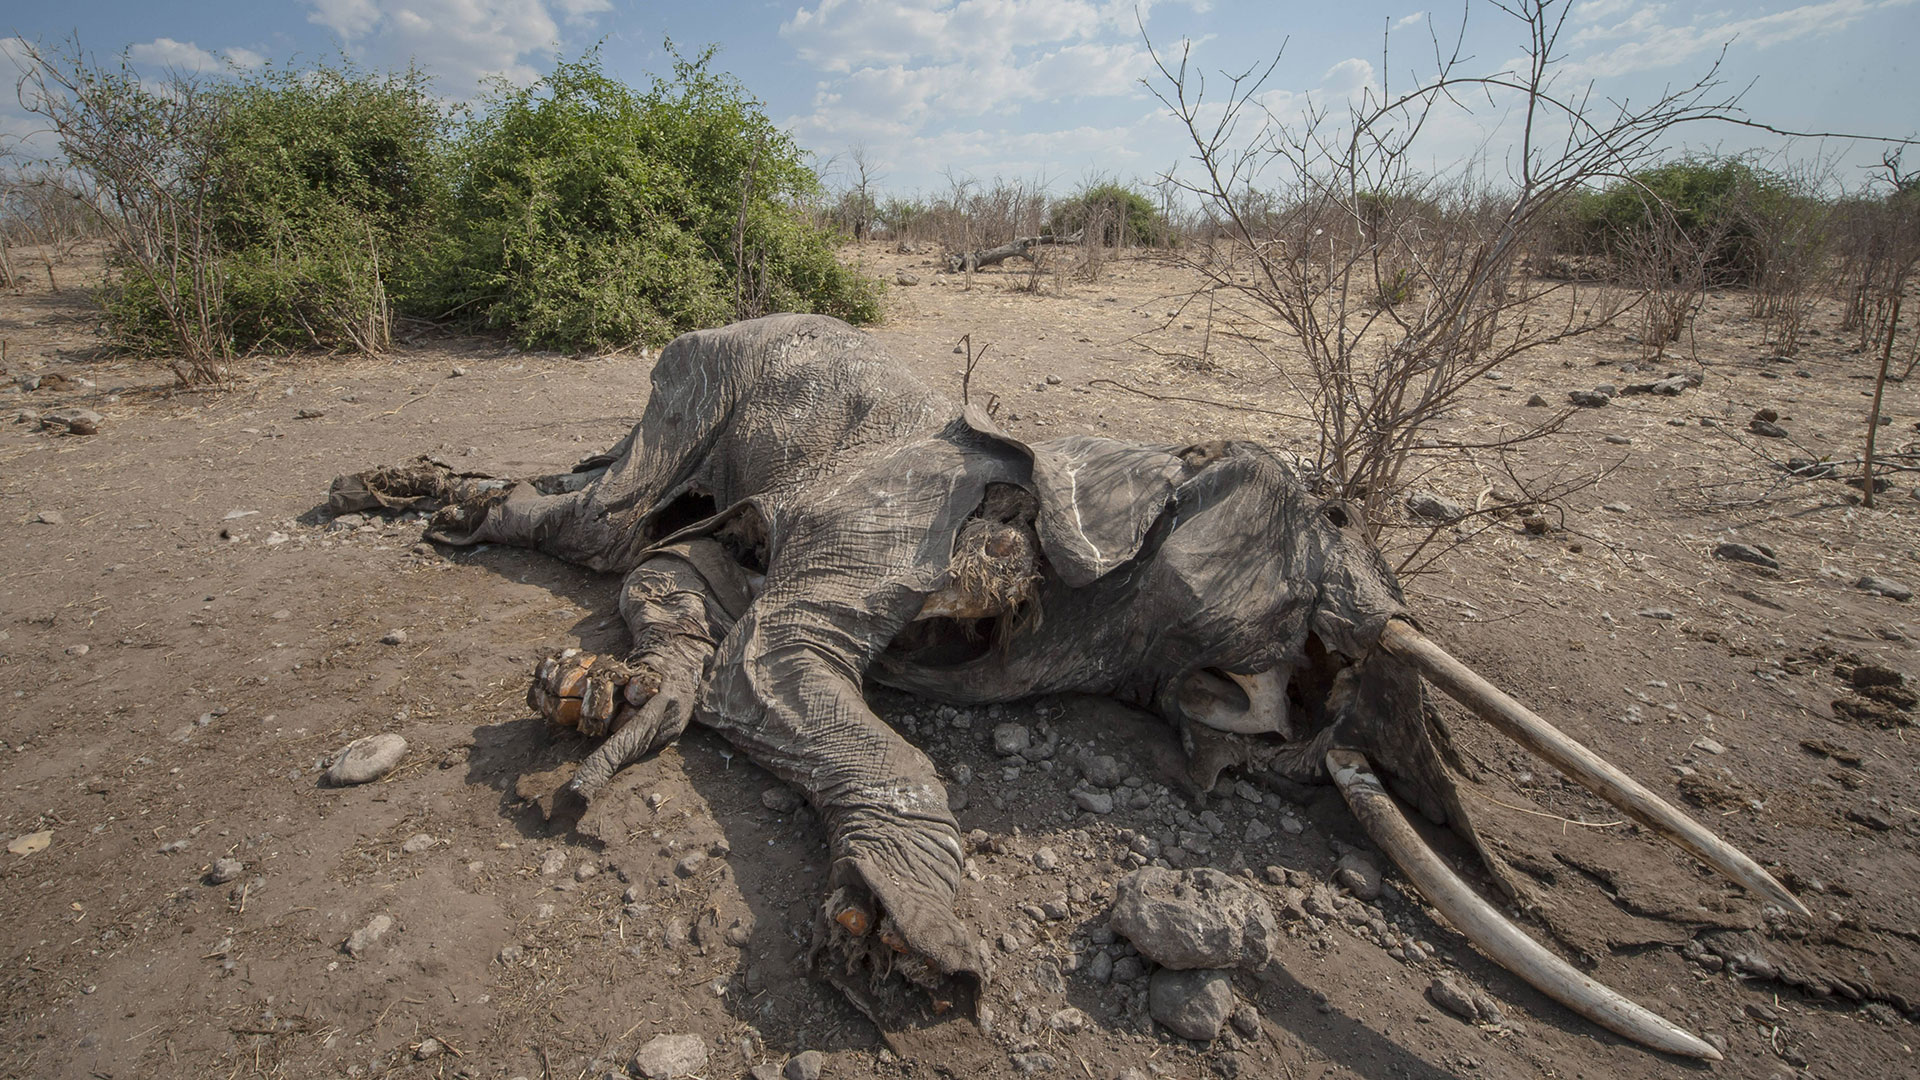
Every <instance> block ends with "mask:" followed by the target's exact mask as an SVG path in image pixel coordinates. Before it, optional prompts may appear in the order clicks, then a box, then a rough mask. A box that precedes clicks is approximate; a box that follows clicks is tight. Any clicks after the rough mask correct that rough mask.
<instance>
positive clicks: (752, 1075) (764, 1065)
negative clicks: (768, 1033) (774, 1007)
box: [517, 1061, 781, 1080]
mask: <svg viewBox="0 0 1920 1080" xmlns="http://www.w3.org/2000/svg"><path fill="white" fill-rule="evenodd" d="M517 1080H525V1078H524V1077H522V1078H517ZM747 1080H781V1077H780V1066H778V1065H775V1064H774V1063H773V1062H771V1061H763V1062H761V1063H760V1064H758V1065H755V1066H754V1067H753V1068H751V1069H748V1070H747Z"/></svg>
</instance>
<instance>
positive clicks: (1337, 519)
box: [1325, 506, 1347, 529]
mask: <svg viewBox="0 0 1920 1080" xmlns="http://www.w3.org/2000/svg"><path fill="white" fill-rule="evenodd" d="M1325 513H1326V515H1327V520H1328V521H1331V522H1333V525H1334V528H1336V529H1344V528H1346V527H1347V511H1346V508H1345V507H1342V506H1329V507H1327V508H1326V511H1325Z"/></svg>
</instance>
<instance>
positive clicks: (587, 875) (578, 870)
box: [573, 863, 600, 881]
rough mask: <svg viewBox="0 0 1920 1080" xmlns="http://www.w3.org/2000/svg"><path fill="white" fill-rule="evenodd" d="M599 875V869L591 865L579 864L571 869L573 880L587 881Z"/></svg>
mask: <svg viewBox="0 0 1920 1080" xmlns="http://www.w3.org/2000/svg"><path fill="white" fill-rule="evenodd" d="M599 875H600V868H599V867H597V866H595V865H593V864H592V863H581V864H580V865H579V866H576V867H574V868H573V880H575V881H589V880H592V879H593V878H595V877H598V876H599Z"/></svg>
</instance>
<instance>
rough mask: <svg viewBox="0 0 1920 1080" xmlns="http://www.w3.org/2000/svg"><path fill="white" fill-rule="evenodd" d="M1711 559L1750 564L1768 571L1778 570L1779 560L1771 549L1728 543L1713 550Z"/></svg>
mask: <svg viewBox="0 0 1920 1080" xmlns="http://www.w3.org/2000/svg"><path fill="white" fill-rule="evenodd" d="M1713 557H1714V558H1716V559H1724V560H1726V561H1727V562H1743V563H1752V564H1753V565H1755V566H1764V567H1766V568H1767V569H1769V570H1778V569H1780V560H1779V559H1776V558H1774V555H1773V549H1772V548H1770V547H1766V546H1764V545H1760V544H1736V543H1733V542H1732V541H1728V542H1726V543H1723V544H1720V545H1718V546H1717V547H1715V548H1714V549H1713Z"/></svg>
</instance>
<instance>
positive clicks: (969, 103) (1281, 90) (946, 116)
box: [0, 0, 1920, 192]
mask: <svg viewBox="0 0 1920 1080" xmlns="http://www.w3.org/2000/svg"><path fill="white" fill-rule="evenodd" d="M1142 22H1144V25H1145V30H1146V34H1147V36H1148V37H1149V38H1151V40H1152V41H1153V42H1154V44H1155V45H1156V46H1158V47H1160V48H1161V49H1162V50H1169V49H1177V48H1178V47H1179V43H1180V41H1181V40H1182V39H1187V40H1191V41H1192V42H1193V53H1192V55H1193V62H1194V65H1195V67H1196V69H1198V70H1201V71H1204V72H1206V73H1208V75H1209V78H1210V80H1212V81H1211V83H1210V85H1212V86H1218V85H1219V79H1218V73H1220V72H1223V71H1239V70H1243V69H1245V68H1247V67H1248V66H1250V65H1253V64H1256V63H1258V62H1260V61H1262V60H1263V59H1270V58H1271V57H1272V56H1273V55H1274V54H1275V53H1276V52H1281V61H1280V64H1279V66H1278V67H1277V68H1276V69H1275V71H1274V73H1273V76H1272V78H1271V79H1270V81H1269V82H1268V84H1267V87H1268V95H1267V99H1266V100H1267V101H1268V103H1269V104H1270V105H1272V106H1273V107H1274V108H1275V109H1276V111H1278V112H1280V113H1282V114H1291V113H1297V111H1298V110H1299V109H1300V108H1301V107H1302V106H1303V105H1304V103H1306V102H1307V101H1320V102H1324V103H1333V104H1336V105H1338V104H1339V103H1341V102H1343V101H1344V100H1346V99H1347V98H1348V97H1349V96H1350V95H1353V94H1356V93H1358V92H1360V91H1362V90H1363V89H1365V88H1368V87H1375V88H1377V87H1378V86H1379V84H1380V82H1381V77H1382V74H1383V72H1384V73H1387V74H1389V75H1390V76H1391V84H1392V85H1394V86H1402V85H1405V84H1407V83H1408V82H1409V80H1410V79H1411V77H1412V76H1413V75H1415V74H1417V73H1420V72H1422V71H1427V72H1430V71H1431V66H1432V49H1433V45H1432V40H1431V37H1430V34H1431V33H1433V32H1434V31H1438V32H1439V34H1440V36H1441V37H1442V38H1444V39H1445V40H1447V41H1448V42H1449V43H1450V42H1451V40H1452V37H1453V35H1454V34H1455V32H1456V31H1457V29H1458V27H1459V26H1460V23H1461V12H1460V9H1459V7H1458V6H1448V7H1446V8H1444V9H1436V10H1432V11H1431V13H1429V10H1427V9H1422V8H1420V7H1417V6H1416V5H1415V2H1414V0H1409V2H1406V3H1401V4H1375V3H1367V2H1349V3H1344V4H1325V3H1314V4H1290V3H1278V2H1274V0H1247V2H1243V0H1137V2H1136V0H1119V2H1107V0H1052V2H1048V0H910V2H886V0H781V2H777V3H775V2H758V0H710V2H704V3H703V2H699V0H694V2H685V0H682V2H676V3H671V4H665V3H641V4H635V3H627V2H623V0H297V2H282V3H274V2H269V0H201V2H197V3H180V2H172V0H155V2H144V3H132V2H126V0H107V2H101V0H82V2H80V3H75V4H53V3H37V4H33V5H32V6H31V7H26V6H22V7H20V8H17V9H16V10H15V11H14V13H13V14H12V15H11V16H10V22H0V33H11V34H12V35H14V36H16V37H18V38H23V39H25V40H28V41H38V42H43V43H55V42H58V41H60V40H62V39H65V38H67V37H68V36H69V35H73V34H77V35H78V37H79V40H80V42H81V43H82V45H83V46H84V47H85V48H86V49H87V50H88V51H89V52H92V53H94V54H96V55H97V56H99V57H101V58H103V59H104V58H110V57H111V55H112V54H114V53H118V52H120V51H122V50H125V51H126V52H127V53H128V55H129V56H130V57H131V59H132V60H133V61H134V62H135V64H136V65H138V66H140V67H141V68H142V69H143V70H151V71H159V70H161V69H163V68H164V67H166V66H169V65H171V66H173V67H176V68H182V69H201V70H217V69H218V68H219V67H220V66H221V65H222V64H223V63H227V62H231V63H236V64H240V65H242V66H249V65H253V64H258V63H260V62H262V61H263V60H272V61H274V62H277V63H289V62H291V63H296V64H297V63H299V62H302V61H311V60H324V59H328V58H332V57H337V56H338V55H339V54H341V53H343V52H344V53H345V54H346V55H348V56H350V57H352V58H353V59H354V60H356V61H358V62H360V63H362V64H366V65H370V66H374V67H395V66H401V65H404V64H405V63H407V61H408V60H409V59H412V60H414V61H416V62H417V63H418V64H419V65H420V66H421V67H422V68H423V69H425V70H426V71H428V72H429V73H431V74H432V75H433V76H434V78H435V85H436V87H437V89H438V91H439V92H440V93H441V94H443V95H445V96H447V97H448V98H452V99H465V98H468V97H471V96H472V95H473V94H474V92H475V88H476V86H478V85H479V83H480V81H481V80H482V79H483V78H485V77H487V76H489V75H504V76H505V77H507V78H509V79H512V80H514V81H517V82H525V81H528V80H531V79H533V78H535V77H537V75H538V74H539V73H541V72H542V71H544V70H545V69H546V68H547V67H548V66H549V65H550V63H551V62H552V58H553V57H554V56H555V55H556V53H557V54H560V55H565V56H574V55H577V54H579V53H580V52H581V51H582V50H583V49H585V48H587V47H589V46H591V45H593V44H594V43H595V42H604V47H603V48H604V51H603V56H604V58H605V61H606V65H607V67H608V69H609V71H610V72H611V73H612V74H614V75H616V76H618V77H620V78H623V79H626V80H628V81H630V82H635V83H639V82H642V81H644V80H645V79H646V77H647V75H648V73H650V72H652V71H656V70H659V69H661V68H662V67H663V66H664V64H665V62H666V55H665V53H664V51H663V49H662V47H661V43H662V41H663V40H664V39H666V38H669V37H671V38H672V39H673V41H674V42H675V43H676V44H677V45H678V46H679V47H680V48H681V49H682V50H683V51H689V52H691V51H695V50H697V49H699V48H700V47H702V46H704V45H707V44H716V45H718V46H720V50H721V51H720V56H719V61H718V63H719V65H720V66H721V67H722V68H724V69H726V70H728V71H731V72H732V73H734V74H735V75H737V76H738V77H739V78H740V79H741V80H742V81H743V82H744V83H745V84H746V86H747V87H748V89H749V90H750V91H751V92H752V93H753V94H754V95H755V96H757V97H759V98H760V99H761V100H762V101H764V102H765V104H766V107H767V111H768V113H769V114H770V115H771V116H772V117H773V118H774V120H775V122H776V123H778V124H780V125H782V126H783V127H786V128H788V129H790V130H791V131H792V132H793V133H794V134H795V136H796V137H797V138H798V139H799V141H800V143H801V145H802V146H804V147H806V148H807V149H808V150H810V151H812V152H814V153H815V154H816V155H818V157H819V159H820V161H821V162H822V163H829V164H830V167H831V168H837V167H838V165H837V163H838V162H843V161H844V160H845V158H846V152H847V151H848V150H849V149H850V148H853V147H861V148H863V149H864V150H865V153H866V156H867V158H868V159H869V160H870V161H871V162H872V163H873V164H874V166H875V168H876V169H877V171H878V172H879V173H880V174H881V176H882V178H883V179H882V186H883V187H885V188H887V189H889V190H894V191H898V192H912V191H916V190H917V191H924V192H934V191H938V190H942V189H944V188H945V186H946V183H947V181H946V180H945V179H944V176H945V175H946V173H947V172H948V171H949V170H952V171H953V172H955V173H957V174H967V175H972V176H974V177H976V178H978V179H980V180H983V181H987V180H991V179H993V178H994V177H995V176H1004V177H1007V178H1021V179H1028V180H1031V179H1036V178H1044V179H1047V180H1049V181H1050V182H1051V183H1052V185H1053V187H1054V188H1055V190H1056V191H1060V192H1065V191H1066V190H1068V189H1070V188H1071V187H1073V186H1074V185H1075V184H1076V183H1078V182H1079V181H1081V180H1083V179H1085V178H1087V177H1090V176H1095V175H1104V176H1115V177H1118V178H1120V179H1123V180H1130V179H1136V178H1138V179H1142V180H1151V179H1152V178H1153V177H1154V176H1155V175H1157V174H1158V173H1160V172H1161V171H1163V170H1165V169H1167V168H1169V167H1181V163H1182V162H1183V161H1184V159H1186V158H1187V156H1188V155H1189V154H1190V153H1191V148H1190V147H1189V146H1188V145H1187V144H1186V143H1185V142H1184V141H1183V139H1184V136H1183V135H1182V133H1181V132H1180V131H1179V130H1178V128H1177V127H1176V126H1175V125H1174V124H1173V123H1172V121H1171V120H1170V119H1169V118H1168V117H1167V116H1166V115H1165V114H1164V112H1163V111H1162V109H1161V108H1160V107H1159V105H1158V103H1157V102H1155V101H1154V100H1153V98H1152V97H1151V96H1150V95H1149V94H1148V93H1147V92H1146V90H1145V89H1144V88H1142V87H1141V86H1140V84H1139V80H1140V78H1141V77H1143V76H1146V75H1148V74H1150V73H1151V66H1150V63H1149V60H1148V58H1147V55H1146V52H1145V48H1144V44H1143V41H1142V37H1141V29H1140V24H1141V23H1142ZM1466 27H1467V30H1466V39H1465V42H1466V50H1465V51H1466V52H1467V53H1468V54H1469V55H1470V56H1471V57H1472V60H1471V61H1470V66H1472V67H1474V68H1476V69H1479V70H1485V71H1493V70H1498V69H1499V68H1501V67H1502V66H1504V65H1505V64H1507V63H1509V62H1510V61H1512V60H1514V59H1515V58H1516V57H1518V56H1519V55H1520V52H1521V48H1520V47H1521V46H1522V45H1523V44H1524V40H1525V39H1524V35H1523V34H1522V33H1521V32H1520V31H1519V28H1518V24H1516V23H1514V22H1513V21H1512V20H1511V19H1509V18H1508V17H1506V16H1504V15H1502V14H1501V13H1500V12H1499V11H1497V10H1496V9H1494V8H1493V7H1492V6H1490V5H1487V4H1484V3H1477V4H1473V5H1472V7H1471V10H1470V12H1469V13H1468V15H1467V19H1466ZM1430 28H1431V29H1430ZM1917 31H1920V0H1822V2H1814V3H1794V2H1791V0H1787V2H1777V0H1763V2H1759V3H1746V4H1738V3H1734V4H1720V5H1714V4H1710V3H1694V2H1689V0H1672V2H1667V3H1649V2H1643V0H1574V2H1573V3H1572V4H1571V6H1570V8H1568V13H1567V21H1566V26H1565V29H1564V30H1563V32H1562V36H1561V51H1562V54H1563V55H1564V57H1565V66H1566V71H1565V73H1564V77H1565V78H1566V80H1567V82H1568V84H1571V83H1574V82H1578V83H1582V84H1584V83H1585V82H1586V81H1588V80H1589V79H1590V80H1592V81H1593V82H1594V83H1595V90H1596V93H1597V95H1598V96H1600V97H1603V98H1604V97H1611V98H1620V97H1626V98H1628V99H1630V100H1633V101H1641V100H1644V99H1647V98H1650V97H1653V96H1657V95H1658V94H1659V93H1660V92H1661V91H1662V89H1663V87H1665V86H1667V85H1670V84H1683V83H1690V82H1692V81H1693V80H1694V79H1695V78H1697V77H1698V76H1699V75H1700V74H1701V73H1703V72H1704V71H1705V70H1706V68H1707V67H1708V65H1710V64H1711V63H1712V62H1713V60H1714V59H1715V58H1716V56H1718V55H1719V54H1720V51H1721V47H1722V46H1723V45H1725V46H1727V50H1726V54H1725V60H1724V64H1723V67H1722V73H1721V77H1722V78H1723V79H1724V80H1725V82H1726V83H1727V86H1728V88H1729V89H1737V88H1741V87H1747V86H1748V85H1749V84H1752V85H1751V88H1750V89H1748V90H1747V91H1746V96H1745V98H1744V102H1743V104H1744V107H1745V108H1746V110H1747V113H1748V115H1750V116H1751V117H1752V118H1754V119H1756V120H1761V121H1764V122H1766V123H1770V124H1773V125H1776V126H1779V127H1783V128H1790V129H1796V130H1821V131H1848V132H1862V133H1868V134H1878V135H1891V136H1902V137H1911V136H1913V135H1915V134H1916V131H1920V93H1917V92H1916V91H1920V79H1917V78H1916V76H1915V72H1914V69H1913V68H1912V66H1911V63H1912V57H1913V56H1914V54H1915V51H1916V47H1920V32H1917ZM1729 43H1731V44H1729ZM1383 44H1384V45H1385V46H1386V53H1387V55H1386V60H1385V61H1384V62H1383V60H1382V47H1383ZM1283 45H1284V51H1282V46H1283ZM0 51H6V52H9V53H11V52H13V51H14V49H13V45H12V43H11V42H10V41H0ZM1423 65H1424V66H1423ZM6 67H7V65H6V64H5V62H4V61H0V70H4V69H5V68H6ZM1444 119H1445V121H1446V122H1444V123H1437V124H1435V125H1434V126H1433V128H1432V129H1431V130H1430V132H1429V135H1428V136H1427V138H1426V140H1425V141H1424V142H1423V144H1422V148H1421V149H1422V153H1423V154H1425V155H1426V157H1427V160H1428V161H1430V162H1431V163H1432V167H1435V168H1444V167H1446V166H1448V165H1451V164H1453V163H1456V162H1460V161H1464V160H1466V159H1468V158H1469V157H1471V156H1472V155H1473V154H1474V153H1475V152H1476V151H1477V150H1478V149H1479V148H1481V147H1482V146H1486V147H1488V148H1489V151H1490V152H1491V153H1492V155H1493V156H1494V157H1495V158H1498V156H1499V153H1500V148H1501V146H1502V145H1503V144H1502V139H1503V137H1504V136H1503V135H1502V134H1501V132H1500V129H1499V128H1498V124H1499V121H1500V119H1501V113H1500V110H1499V109H1498V108H1497V107H1495V108H1488V107H1485V106H1482V107H1480V108H1477V109H1476V110H1475V113H1474V115H1472V116H1456V117H1447V118H1444ZM30 130H31V123H30V120H29V118H27V117H24V116H22V115H21V114H20V112H19V110H18V109H17V108H16V107H14V106H13V103H12V102H11V101H10V100H9V101H6V102H5V103H4V105H0V133H4V134H6V135H10V136H19V135H21V134H24V133H27V132H29V131H30ZM1490 130H1491V131H1492V132H1493V133H1492V134H1491V135H1489V131H1490ZM1685 141H1686V142H1687V144H1688V145H1689V146H1690V147H1692V148H1695V149H1702V150H1716V151H1720V152H1739V151H1745V150H1749V149H1765V150H1769V151H1777V150H1779V149H1780V148H1781V147H1782V145H1783V141H1782V140H1780V139H1776V138H1772V137H1769V136H1765V135H1762V134H1760V133H1757V132H1753V131H1750V130H1742V129H1737V128H1732V127H1726V126H1718V125H1716V126H1712V127H1699V128H1695V129H1691V130H1689V131H1688V132H1687V134H1686V137H1685ZM1880 149H1881V148H1880V147H1879V146H1876V145H1873V144H1854V145H1851V146H1850V145H1848V144H1844V143H1838V142H1833V141H1827V142H1824V143H1821V142H1811V141H1809V142H1801V143H1797V144H1795V145H1794V146H1793V147H1792V149H1791V151H1790V152H1791V153H1792V154H1793V155H1794V156H1795V157H1796V158H1798V159H1800V160H1808V159H1812V158H1814V157H1816V156H1828V157H1835V156H1837V158H1838V161H1837V167H1836V174H1837V176H1838V177H1839V179H1840V180H1841V181H1842V182H1844V183H1847V184H1848V185H1855V184H1858V183H1859V182H1860V181H1861V180H1862V179H1863V178H1864V176H1865V173H1864V172H1863V171H1862V169H1861V168H1860V167H1861V166H1863V165H1867V164H1870V163H1872V162H1875V161H1877V160H1878V159H1879V155H1880ZM1908 159H1909V164H1910V165H1913V166H1920V151H1915V152H1912V153H1909V154H1908ZM830 179H832V177H831V176H830Z"/></svg>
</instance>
